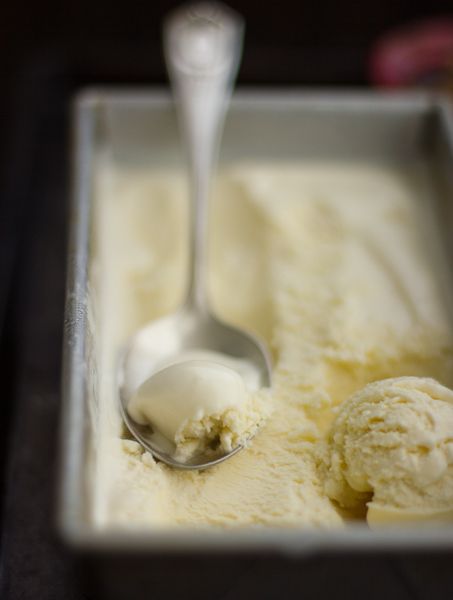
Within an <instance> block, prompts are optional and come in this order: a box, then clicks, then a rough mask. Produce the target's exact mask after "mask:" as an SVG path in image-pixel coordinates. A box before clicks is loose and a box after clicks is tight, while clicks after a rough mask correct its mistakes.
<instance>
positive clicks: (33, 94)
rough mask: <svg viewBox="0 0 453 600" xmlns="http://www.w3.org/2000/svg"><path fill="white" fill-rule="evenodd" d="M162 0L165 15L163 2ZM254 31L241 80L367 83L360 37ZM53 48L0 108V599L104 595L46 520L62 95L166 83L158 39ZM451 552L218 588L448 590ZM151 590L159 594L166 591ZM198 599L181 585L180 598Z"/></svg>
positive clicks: (64, 148)
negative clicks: (94, 87)
mask: <svg viewBox="0 0 453 600" xmlns="http://www.w3.org/2000/svg"><path fill="white" fill-rule="evenodd" d="M158 4H159V7H160V8H159V10H160V11H161V12H162V11H163V9H164V8H165V7H164V4H165V3H158ZM403 4H404V3H403ZM161 5H162V6H161ZM252 5H253V2H252V3H249V4H248V6H249V8H250V6H252ZM255 8H256V7H255ZM156 10H157V9H156ZM250 10H252V9H250ZM253 10H254V9H253ZM253 10H252V12H253ZM312 10H313V9H312ZM14 14H15V13H14ZM37 18H38V16H37ZM268 18H269V19H270V17H268ZM369 18H370V17H369ZM389 18H390V17H389ZM381 20H382V19H381ZM354 23H355V21H354ZM266 26H267V27H269V24H267V25H263V27H264V28H265V27H266ZM354 27H355V25H354V24H353V27H352V30H354ZM281 28H282V26H281ZM41 29H42V25H39V26H38V30H41ZM283 29H284V27H283ZM286 31H287V32H288V31H290V32H292V31H293V30H292V29H291V28H289V29H287V30H286ZM282 35H283V34H282ZM288 35H289V34H288ZM291 35H293V36H294V35H295V34H294V32H293V33H292V34H291ZM94 37H95V36H94ZM262 37H263V40H264V41H263V42H262V43H261V42H260V39H259V35H258V34H257V33H256V32H255V41H254V43H253V44H252V45H251V46H250V47H249V48H248V50H247V52H246V55H245V62H244V65H243V69H242V71H241V75H240V80H241V82H242V83H251V84H264V83H265V84H273V85H282V84H309V83H317V84H324V85H331V84H339V83H342V84H354V85H365V84H366V59H367V48H368V46H369V39H365V38H364V37H362V38H361V37H360V36H356V38H355V39H354V40H352V41H351V44H349V45H348V44H343V45H341V44H340V46H341V48H335V47H333V46H328V45H324V46H322V45H316V44H312V46H311V47H310V48H311V49H310V48H309V47H306V46H305V47H301V46H300V45H299V46H298V45H297V44H294V43H288V44H285V43H283V41H281V40H280V43H279V44H276V45H273V46H272V45H266V37H265V36H262ZM57 41H58V40H57ZM290 41H291V40H290ZM60 42H61V40H60V41H59V42H58V43H59V44H60ZM28 43H30V41H28ZM57 46H58V48H55V47H53V48H51V49H50V50H48V51H45V52H38V54H37V55H35V56H33V57H32V56H29V57H28V60H25V61H24V66H23V68H21V69H17V70H16V71H15V74H14V77H12V76H11V78H10V80H11V93H10V100H11V101H10V103H9V108H8V107H6V108H5V107H3V109H2V110H3V116H4V117H5V115H6V117H5V119H4V123H5V128H6V129H5V131H8V132H9V135H8V136H6V140H7V143H5V144H4V145H3V153H2V156H4V161H3V164H4V165H7V168H4V169H3V177H2V181H1V192H2V204H1V207H2V213H1V217H2V218H1V221H0V227H1V230H0V251H1V255H0V269H1V273H0V275H1V278H0V279H1V285H0V332H1V346H0V351H1V376H2V385H3V398H2V408H1V411H2V417H1V419H0V427H1V430H0V444H1V456H2V462H1V488H2V494H1V502H2V504H1V510H2V513H1V514H2V534H1V535H2V537H1V550H0V551H1V554H0V560H1V565H0V597H1V598H2V599H3V598H7V599H11V600H16V599H17V600H19V599H27V598H39V599H42V600H46V599H48V598H49V599H51V598H52V599H53V598H55V599H59V598H62V599H68V600H70V599H72V598H74V599H82V598H95V597H96V598H97V597H98V596H97V595H96V594H95V593H94V592H91V591H90V590H89V589H88V590H86V589H82V586H81V584H80V576H79V571H78V570H76V569H75V564H74V560H73V557H71V556H70V555H69V554H68V553H67V552H66V551H65V549H64V548H63V547H62V545H61V544H60V543H59V541H58V537H57V535H56V532H55V526H54V514H55V496H56V467H57V464H56V463H57V451H58V439H57V431H58V419H59V405H60V389H59V382H60V368H61V364H60V363H61V337H62V319H63V305H64V285H65V247H66V232H67V209H68V187H69V183H68V180H69V178H68V175H69V169H68V167H69V165H68V160H69V158H68V143H69V124H70V110H69V108H70V100H71V98H72V96H73V94H74V93H75V92H76V91H77V90H78V89H80V87H83V86H85V85H90V84H94V83H99V82H101V83H116V84H118V83H127V84H143V83H149V82H155V83H163V82H164V71H163V66H162V59H161V53H160V50H159V45H158V41H157V40H156V39H154V41H153V39H151V40H150V42H149V43H147V44H145V46H144V45H143V44H142V43H137V42H134V43H132V42H130V41H128V40H122V42H121V43H113V42H112V40H107V41H105V42H104V43H94V42H93V41H91V42H90V41H88V42H87V43H86V44H77V43H76V44H73V45H69V46H65V45H64V44H63V45H61V44H60V45H58V44H57ZM61 48H64V49H65V50H64V52H63V51H61ZM144 50H146V52H145V55H146V56H147V57H148V59H147V62H146V64H144V63H143V56H144ZM11 60H12V59H11ZM316 65H318V68H316ZM13 84H14V85H13ZM5 106H6V104H5ZM452 559H453V556H452V555H448V554H438V555H432V556H424V555H417V556H410V555H405V556H404V555H398V556H327V557H317V558H312V559H309V560H306V561H301V562H300V568H298V569H297V571H298V575H297V576H295V575H294V570H292V571H291V572H286V571H285V568H284V567H282V568H281V570H280V571H279V573H280V576H279V577H275V573H274V574H273V575H272V576H271V575H270V574H268V573H267V572H266V571H265V570H264V569H265V568H264V567H263V564H262V563H261V562H260V561H251V562H249V563H247V564H246V565H245V566H244V570H243V572H242V573H241V576H240V577H238V578H237V580H235V581H233V582H231V584H230V585H228V586H224V587H223V588H222V591H221V592H220V591H219V592H218V593H216V594H214V593H213V595H212V597H213V598H224V599H225V600H226V599H230V598H231V599H235V598H238V599H241V598H255V597H256V598H279V597H282V598H285V597H287V598H293V597H294V598H295V597H303V598H308V599H311V598H313V599H314V598H328V597H331V596H335V597H338V598H343V597H352V598H355V597H358V596H359V594H360V595H366V596H367V597H368V598H382V597H386V596H387V597H389V598H402V599H406V598H408V599H409V598H411V599H417V600H422V599H425V598H426V599H428V598H429V599H433V598H436V599H437V598H439V599H443V598H453V561H452ZM169 569H170V573H171V568H170V567H169ZM257 581H260V582H261V583H260V586H259V587H257V584H256V582H257ZM153 597H155V598H160V597H166V596H165V589H164V588H162V589H161V590H160V592H159V593H157V594H156V593H154V594H153ZM195 597H196V595H195V594H192V591H191V590H187V595H186V598H188V599H190V598H195Z"/></svg>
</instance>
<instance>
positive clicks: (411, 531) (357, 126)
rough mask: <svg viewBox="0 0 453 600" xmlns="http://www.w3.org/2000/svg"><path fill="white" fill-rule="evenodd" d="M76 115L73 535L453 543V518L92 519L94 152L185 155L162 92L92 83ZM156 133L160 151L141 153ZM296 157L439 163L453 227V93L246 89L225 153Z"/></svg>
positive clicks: (112, 542)
mask: <svg viewBox="0 0 453 600" xmlns="http://www.w3.org/2000/svg"><path fill="white" fill-rule="evenodd" d="M77 115H78V117H77V121H76V129H77V131H78V138H77V141H76V153H75V180H74V181H75V186H74V198H73V203H74V204H73V206H74V210H73V219H72V225H71V227H72V236H71V240H72V242H71V251H70V256H69V266H70V271H69V279H68V290H67V309H66V323H67V328H66V338H65V369H64V379H63V423H62V425H63V427H62V465H61V471H60V473H61V478H62V480H61V494H60V529H61V532H62V535H63V536H64V538H65V540H66V542H67V543H68V544H69V545H70V546H71V547H73V548H78V549H80V550H84V551H89V552H90V553H92V552H94V553H103V552H104V551H107V552H120V553H121V552H135V553H137V555H139V554H140V555H143V557H144V558H145V557H146V556H147V554H149V553H153V554H154V555H155V554H156V553H159V554H168V553H171V554H179V555H181V553H190V554H191V555H192V556H193V555H194V554H197V553H199V554H201V555H202V554H203V553H205V554H206V553H207V552H209V553H217V554H220V555H224V554H226V553H228V554H231V553H238V552H240V553H248V554H250V555H254V556H256V555H259V554H263V553H269V552H273V553H279V554H280V555H282V556H293V557H294V556H306V555H312V554H314V553H319V552H332V551H349V552H354V551H355V552H357V551H359V550H363V551H374V552H376V551H393V552H396V551H398V550H405V551H407V550H411V551H428V550H429V551H432V550H441V549H444V550H445V549H450V550H451V549H453V527H452V526H450V525H448V524H443V525H439V526H437V527H435V526H426V527H423V528H408V527H404V528H397V527H394V528H393V527H392V528H391V529H390V528H389V529H383V530H382V531H371V530H369V529H368V528H367V527H366V526H365V525H363V524H351V525H349V526H347V527H345V528H344V529H341V530H330V531H329V530H327V531H326V530H322V531H321V530H313V529H309V530H303V531H301V530H300V529H296V528H294V529H272V528H261V529H252V528H250V529H245V528H242V529H240V530H233V531H223V530H222V531H219V530H214V529H212V530H208V529H206V530H202V531H200V530H197V531H193V530H189V529H183V528H181V529H173V530H171V531H163V530H155V531H152V530H150V531H140V532H135V531H113V530H105V531H99V530H97V529H95V528H93V527H92V526H91V525H90V522H89V519H88V514H89V493H88V491H89V490H88V487H87V486H88V473H87V463H86V451H87V448H88V447H89V446H90V444H91V441H92V438H93V430H92V423H91V421H90V418H89V412H88V397H89V396H90V395H93V394H94V395H95V394H96V378H95V373H96V365H95V364H93V362H92V361H93V358H92V354H91V353H90V344H91V342H90V336H91V335H92V331H91V330H90V327H91V324H89V322H88V320H87V317H86V314H87V309H88V308H89V306H87V303H89V300H88V296H87V288H88V285H89V281H88V265H89V260H90V256H89V244H88V232H89V231H90V228H91V218H90V206H91V202H92V193H91V183H92V170H93V168H94V165H95V161H94V160H93V159H94V157H95V155H96V153H97V152H98V151H99V150H101V149H103V148H105V146H106V145H108V146H109V147H110V148H111V151H112V156H113V157H114V159H115V160H119V161H122V160H128V161H131V160H135V161H145V163H146V164H150V163H153V164H159V163H161V164H162V163H163V164H175V162H176V163H178V164H179V159H178V151H177V147H178V144H177V134H176V127H175V123H174V115H173V113H172V110H171V103H170V99H169V97H168V96H167V95H166V94H162V93H159V92H154V93H152V92H132V93H118V92H114V91H113V92H109V91H102V90H98V91H92V92H89V93H87V94H85V95H84V96H82V97H80V98H79V100H78V103H77ZM106 123H107V124H108V127H106ZM150 144H151V146H153V144H154V151H153V150H152V149H151V150H150V152H148V153H147V154H144V152H143V150H144V149H145V148H150ZM295 157H297V158H305V159H307V160H309V159H311V158H314V159H318V158H322V159H326V158H327V159H332V160H335V159H338V158H341V159H351V160H357V161H360V160H379V161H382V160H385V161H387V162H388V161H390V162H391V163H395V164H397V163H398V164H399V163H400V162H401V161H403V162H408V163H410V162H411V161H412V162H413V161H420V160H422V161H424V162H425V163H426V164H427V165H431V164H432V165H433V182H432V184H433V185H432V195H433V202H432V204H433V211H437V208H436V206H437V205H439V207H440V209H441V212H442V218H443V220H444V225H445V227H447V228H450V227H451V222H452V210H451V206H452V200H453V181H452V177H451V172H452V170H453V125H452V121H451V116H450V114H449V108H448V105H447V103H446V102H445V101H443V100H441V99H438V98H435V97H430V96H424V95H412V94H408V95H398V96H389V97H386V96H379V95H375V94H352V95H351V94H345V95H338V94H323V95H317V94H304V93H298V92H290V93H283V92H280V93H275V92H260V93H254V92H251V93H242V94H238V95H237V97H236V98H235V99H233V102H232V107H231V110H230V115H229V119H228V121H227V126H226V130H225V134H224V146H223V149H222V156H221V160H222V161H224V162H228V161H229V160H230V159H231V158H234V159H235V160H240V159H248V158H255V159H260V158H272V159H273V160H280V159H285V160H288V159H291V158H295ZM439 190H441V191H439ZM276 493H278V491H276ZM143 565H146V560H144V561H143Z"/></svg>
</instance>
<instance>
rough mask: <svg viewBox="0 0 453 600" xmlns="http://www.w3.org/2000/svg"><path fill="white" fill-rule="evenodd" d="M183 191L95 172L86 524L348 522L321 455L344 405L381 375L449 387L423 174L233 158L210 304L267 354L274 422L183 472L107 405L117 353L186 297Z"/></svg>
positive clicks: (150, 175)
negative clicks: (231, 450) (211, 462)
mask: <svg viewBox="0 0 453 600" xmlns="http://www.w3.org/2000/svg"><path fill="white" fill-rule="evenodd" d="M184 181H185V178H184V174H183V173H182V172H178V171H174V170H167V171H166V170H163V169H159V170H158V169H152V168H149V167H148V166H147V167H146V168H141V167H131V166H130V165H126V164H119V163H112V162H109V161H106V162H105V163H101V164H100V165H99V168H98V177H97V184H96V189H95V221H94V228H93V249H94V259H93V265H92V273H91V276H90V282H91V288H92V291H93V297H94V302H93V311H94V313H95V316H96V319H94V320H95V321H96V322H97V323H99V330H98V331H97V332H96V335H95V339H96V341H97V344H98V347H97V350H96V351H97V354H98V360H97V364H98V365H99V366H98V378H99V385H98V388H97V391H96V394H97V397H98V399H99V401H98V402H97V403H93V410H92V413H93V420H94V422H95V426H96V434H95V436H94V442H95V445H94V447H93V468H92V481H93V492H92V502H91V513H90V518H91V521H92V522H93V523H95V524H96V525H97V526H98V527H111V526H123V527H137V528H140V529H143V528H144V527H151V528H153V527H174V526H190V527H194V526H199V527H201V526H207V525H210V526H218V527H235V526H255V525H271V526H291V527H296V526H297V527H299V526H304V527H306V526H316V527H336V526H342V525H343V524H344V522H345V514H346V513H345V511H343V510H342V509H341V508H340V507H339V505H338V503H336V502H335V501H332V500H331V499H330V498H329V496H328V495H327V493H326V491H325V488H324V483H325V482H324V471H323V468H322V465H320V462H319V454H318V448H319V447H320V445H322V444H324V443H325V440H326V438H327V436H328V432H329V430H330V426H331V423H332V421H333V420H334V418H335V411H336V410H337V407H339V406H340V405H341V403H342V402H343V401H344V400H345V399H346V398H348V397H349V396H350V395H351V394H354V393H355V392H357V391H358V390H360V389H362V388H363V387H364V386H365V385H367V384H368V383H370V382H373V381H376V380H379V379H383V378H389V377H401V376H408V375H411V376H421V377H432V378H435V379H437V380H438V381H440V382H441V383H442V384H444V385H447V386H449V387H451V386H452V385H453V335H452V330H453V328H452V323H451V316H450V313H449V312H448V304H449V300H448V297H447V296H446V292H445V289H444V288H448V287H449V283H448V270H447V269H446V267H445V265H444V266H443V263H442V255H441V252H440V250H439V252H438V253H437V254H436V252H437V250H436V237H435V235H433V234H432V231H431V230H430V221H429V217H427V216H426V211H425V208H426V205H425V201H426V194H427V193H428V192H429V189H430V188H429V181H430V180H429V175H428V174H427V173H426V172H425V171H424V170H423V168H422V167H420V166H419V165H416V167H414V168H413V169H409V168H408V167H406V166H404V167H398V166H394V167H388V166H386V165H378V164H360V163H356V162H355V163H347V162H345V163H329V162H321V163H315V162H305V163H304V162H301V163H284V162H280V163H268V164H266V163H264V164H244V163H243V164H241V165H234V164H231V165H230V166H228V167H224V168H223V170H222V171H221V172H219V175H218V179H217V182H216V185H215V189H214V191H213V197H212V212H211V216H210V232H211V235H210V245H209V265H208V283H209V286H208V287H209V296H210V302H211V305H212V308H213V310H214V311H215V313H216V314H217V315H218V316H219V317H220V318H222V319H223V320H224V321H226V322H228V323H231V324H233V325H238V326H239V327H242V328H244V329H246V330H251V331H252V332H254V333H255V334H257V335H259V336H261V337H262V338H264V340H265V341H266V343H267V345H268V347H269V348H270V349H271V351H272V354H273V363H274V369H273V389H272V398H271V403H272V406H273V412H272V415H271V416H270V417H269V418H268V419H267V420H266V421H265V423H264V424H263V426H262V427H260V429H259V431H258V432H257V435H256V436H255V437H254V438H253V440H252V442H251V443H250V444H249V445H248V447H247V448H245V449H244V450H243V451H241V452H240V453H238V454H237V455H236V456H234V457H233V458H231V459H230V460H228V461H226V462H225V463H223V464H221V465H218V466H217V467H214V468H212V469H209V470H207V471H205V472H192V473H187V472H181V471H178V470H176V469H171V468H168V467H166V466H165V465H162V464H161V463H156V462H155V461H154V460H153V458H152V457H151V456H150V455H149V454H148V453H147V452H143V449H142V448H141V447H140V446H139V445H138V444H136V443H135V442H134V441H132V440H131V439H130V436H129V435H128V433H127V431H126V429H125V428H124V426H123V423H122V420H121V417H120V415H119V411H118V408H117V403H116V402H115V401H114V398H115V394H116V388H115V386H116V379H115V372H116V371H115V369H116V365H117V361H118V352H119V349H120V348H122V347H123V345H124V344H125V343H126V341H127V340H128V339H129V337H130V336H131V335H132V334H134V333H135V332H136V331H137V330H138V329H139V328H140V327H142V326H143V325H144V324H146V323H147V322H149V321H150V320H151V319H153V318H157V317H159V316H161V315H163V314H166V313H170V312H171V311H173V310H175V308H176V307H177V306H178V305H179V303H180V302H181V301H182V300H183V297H184V290H185V272H186V264H187V263H186V248H187V243H186V241H187V233H186V232H187V192H186V189H185V186H184ZM427 190H428V192H427ZM439 257H440V258H439ZM434 267H435V268H434ZM444 267H445V269H444ZM446 273H447V275H446ZM445 282H447V284H445ZM351 514H352V513H351Z"/></svg>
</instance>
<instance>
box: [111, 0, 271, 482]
mask: <svg viewBox="0 0 453 600" xmlns="http://www.w3.org/2000/svg"><path fill="white" fill-rule="evenodd" d="M242 30H243V23H242V19H241V18H240V17H239V16H238V15H236V14H235V13H233V12H232V11H230V10H227V9H226V8H224V7H223V6H222V5H218V4H209V3H204V4H195V5H190V6H189V7H188V8H186V7H183V8H182V9H180V10H178V11H176V13H174V14H173V15H171V16H170V17H169V18H168V19H167V21H166V23H165V27H164V48H165V55H166V60H167V66H168V71H169V74H170V80H171V82H172V87H173V92H174V96H175V101H176V107H177V111H178V114H179V121H180V124H181V129H182V132H183V137H184V141H185V146H186V149H187V155H188V163H189V174H190V178H189V179H190V190H191V192H190V195H191V211H190V213H191V235H190V251H189V280H188V292H187V298H186V301H185V304H184V306H183V307H182V308H181V309H180V310H179V311H178V312H176V313H175V314H174V315H170V316H166V317H164V318H161V319H158V320H157V321H154V322H152V323H150V324H149V325H147V326H146V327H144V328H143V329H141V330H140V331H138V332H137V334H136V335H134V336H133V337H132V339H131V340H130V341H129V342H128V344H127V348H126V349H125V351H124V352H123V353H121V357H122V359H121V360H120V362H119V369H118V370H119V374H118V375H119V377H118V391H119V403H120V410H121V414H122V416H123V419H124V422H125V423H126V425H127V427H128V429H129V431H130V432H131V434H132V435H133V436H134V438H135V439H136V440H137V441H138V442H139V443H140V444H142V445H143V446H144V448H145V449H146V450H148V451H149V452H151V454H152V455H153V456H155V457H156V458H158V459H159V460H161V461H163V462H164V463H166V464H168V465H170V466H172V467H174V468H179V469H184V470H195V469H198V470H201V469H207V468H208V467H212V466H214V465H217V464H219V463H221V462H223V461H224V460H227V459H228V458H231V457H232V456H234V455H235V454H237V452H238V451H239V450H241V449H242V448H243V446H242V445H238V446H236V447H235V448H233V450H232V451H231V452H224V453H221V452H220V451H217V452H215V454H212V452H211V454H210V455H207V453H206V451H204V452H203V453H201V454H196V455H195V456H191V457H190V459H188V460H187V461H184V462H182V461H180V460H178V459H177V458H176V456H175V454H174V450H175V446H174V443H173V442H174V440H166V439H164V438H162V436H159V435H156V433H155V432H154V431H153V425H154V423H151V428H150V427H147V426H141V425H140V424H138V423H136V421H134V419H133V418H132V417H131V416H130V414H129V412H128V403H129V399H130V393H129V392H130V391H131V386H125V381H126V380H127V373H128V371H129V370H134V366H135V364H137V363H138V364H140V363H142V362H143V357H142V356H141V354H142V350H141V348H142V347H143V343H142V340H143V339H144V338H146V340H147V346H148V352H147V354H146V364H147V369H146V374H145V376H144V378H143V377H142V378H141V379H142V380H141V381H138V382H137V381H134V387H135V388H136V389H137V387H139V386H140V385H141V384H142V383H143V382H144V381H145V380H146V379H148V378H149V377H151V376H152V375H153V374H155V373H156V371H158V370H159V365H162V362H163V361H168V360H169V359H170V360H178V357H180V356H181V355H182V354H183V353H184V352H185V351H190V350H214V351H218V352H220V353H222V354H223V355H227V356H228V355H229V356H234V357H239V358H241V359H242V360H245V361H247V362H248V363H250V364H251V365H253V366H254V367H255V369H256V372H257V374H258V375H259V387H269V386H270V379H271V377H270V369H271V367H270V358H269V356H268V352H267V350H266V349H265V347H264V344H263V343H262V342H260V341H259V340H258V339H256V338H255V337H254V336H252V335H249V334H246V333H245V332H242V331H240V330H238V329H234V328H233V327H229V326H228V325H225V324H223V323H222V322H220V321H219V320H218V319H217V318H216V317H215V316H214V315H213V314H212V313H211V311H210V309H209V303H208V299H207V295H206V289H205V288H206V284H205V278H206V248H205V247H206V243H207V224H208V223H207V219H208V201H209V191H210V182H211V175H212V170H213V167H214V164H215V162H216V157H217V153H218V147H219V143H220V135H221V130H222V129H223V122H224V118H225V114H226V110H227V105H228V102H229V99H230V96H231V91H232V86H233V80H234V76H235V74H236V71H237V66H238V63H239V57H240V53H241V52H240V51H241V41H242ZM162 340H166V343H165V344H162ZM134 391H135V390H134ZM131 393H133V392H131Z"/></svg>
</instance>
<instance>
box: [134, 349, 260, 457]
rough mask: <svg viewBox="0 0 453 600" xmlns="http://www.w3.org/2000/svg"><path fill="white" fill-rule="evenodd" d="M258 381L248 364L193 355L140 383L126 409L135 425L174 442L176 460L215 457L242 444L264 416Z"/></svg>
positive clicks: (223, 357)
mask: <svg viewBox="0 0 453 600" xmlns="http://www.w3.org/2000/svg"><path fill="white" fill-rule="evenodd" d="M242 374H244V375H245V376H244V377H243V376H242ZM257 383H258V381H257V374H256V373H255V369H254V368H253V365H251V364H248V363H247V362H246V361H241V360H239V359H234V358H232V357H229V356H227V355H222V354H220V353H216V352H204V353H199V355H198V356H197V354H196V353H193V352H192V353H191V354H189V355H188V356H186V357H184V356H180V357H179V359H178V360H177V361H176V362H175V363H174V364H171V365H169V366H167V367H165V368H163V369H161V370H159V371H158V372H157V373H155V374H153V375H152V376H151V377H149V378H148V379H147V380H146V381H145V382H144V383H142V384H141V385H140V386H139V387H138V389H137V390H136V392H135V393H133V394H132V395H131V397H130V399H129V403H128V411H129V414H130V415H131V416H132V418H133V419H134V420H135V421H136V422H137V423H140V424H143V425H150V426H151V427H153V428H157V430H158V431H159V432H160V433H162V434H163V435H164V436H165V437H166V438H167V439H168V440H171V441H172V442H174V444H175V446H176V448H175V457H176V458H177V460H179V461H182V462H187V460H188V459H190V458H192V457H193V456H196V455H212V457H214V456H216V455H219V454H225V453H226V452H231V451H232V450H233V449H234V448H236V447H237V446H239V445H244V444H246V443H247V441H248V440H249V439H250V438H251V437H252V436H253V435H254V434H255V433H256V431H257V429H258V427H259V426H260V425H261V424H262V422H263V420H264V419H265V418H266V416H267V414H268V412H269V404H268V402H267V401H266V399H265V392H264V390H263V391H261V394H259V393H258V388H257Z"/></svg>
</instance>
